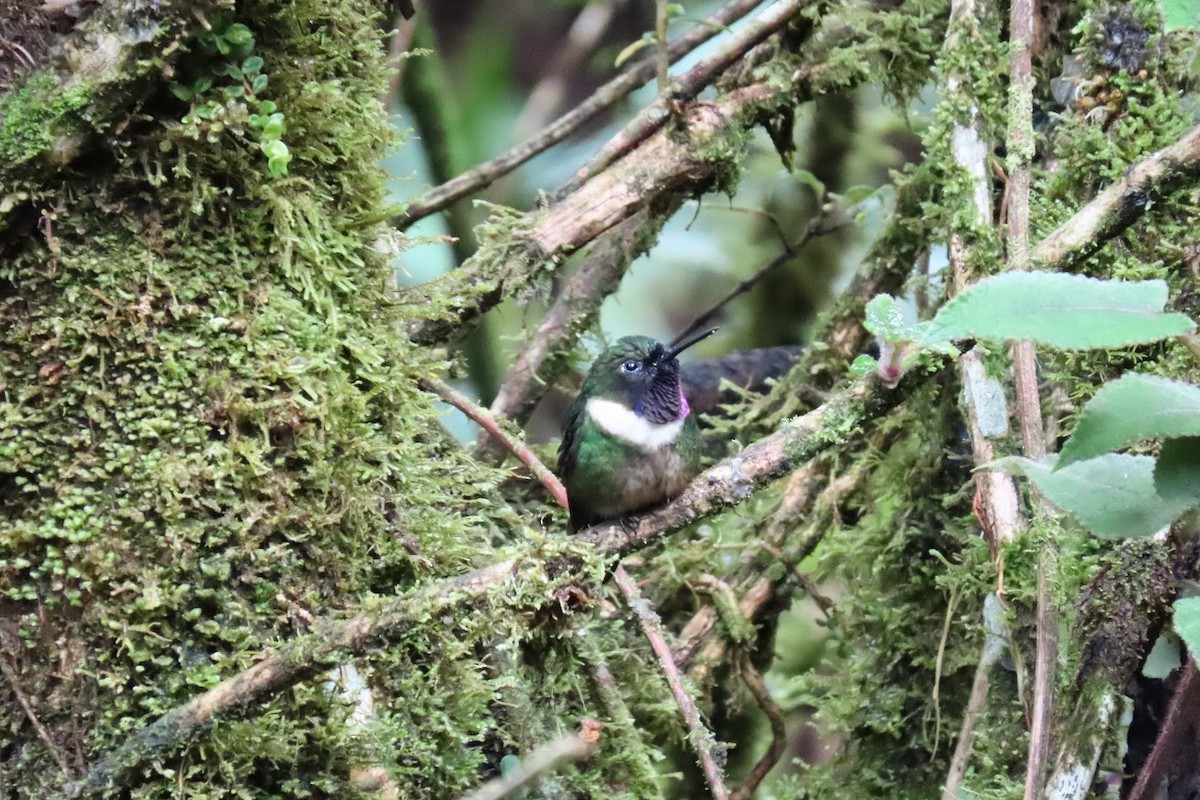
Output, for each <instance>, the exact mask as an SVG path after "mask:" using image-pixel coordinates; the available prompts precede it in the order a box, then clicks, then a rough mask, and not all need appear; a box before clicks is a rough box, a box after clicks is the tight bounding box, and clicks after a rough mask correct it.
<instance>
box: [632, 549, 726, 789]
mask: <svg viewBox="0 0 1200 800" xmlns="http://www.w3.org/2000/svg"><path fill="white" fill-rule="evenodd" d="M613 582H614V583H615V584H616V585H617V588H618V589H620V590H621V594H622V595H623V596H624V597H625V602H626V603H628V604H629V607H630V608H631V609H632V610H633V613H634V614H635V615H636V616H637V618H638V624H639V625H641V627H642V632H643V633H644V634H645V635H646V638H647V639H648V640H649V641H650V646H651V647H652V648H653V649H654V653H655V655H657V656H658V662H659V664H660V666H661V667H662V671H663V675H664V676H665V677H666V679H667V685H668V686H670V687H671V696H672V697H674V698H675V704H676V705H677V706H679V711H680V713H681V714H683V720H684V722H685V723H686V724H687V728H688V739H689V740H690V741H691V743H692V747H693V748H695V750H696V756H697V758H699V759H700V766H701V768H702V769H703V770H704V778H705V780H706V781H708V789H709V791H710V792H711V793H712V796H713V797H714V798H715V799H716V800H727V798H728V797H729V793H728V791H727V790H726V789H725V777H724V767H723V764H724V761H725V754H724V752H723V748H721V747H720V745H718V743H717V741H716V739H715V737H714V736H713V734H712V731H710V730H709V729H708V728H707V727H705V725H704V723H703V721H701V719H700V710H699V709H697V708H696V703H695V702H694V701H693V700H692V696H691V695H690V694H688V692H687V689H685V688H684V686H683V677H682V676H681V675H680V674H679V667H678V665H676V663H675V659H674V658H672V657H671V648H670V647H668V646H667V642H666V640H665V639H664V638H663V632H662V620H660V619H659V618H658V613H657V612H656V611H655V610H654V608H653V606H651V605H650V602H649V601H648V600H646V599H644V598H643V597H642V596H641V595H640V594H639V592H638V589H637V585H636V584H634V582H633V579H632V578H630V577H629V573H627V572H626V571H625V568H624V567H622V566H621V565H620V564H618V565H617V567H616V569H614V570H613ZM718 761H720V762H721V764H720V765H718V763H717V762H718Z"/></svg>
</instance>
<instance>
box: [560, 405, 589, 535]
mask: <svg viewBox="0 0 1200 800" xmlns="http://www.w3.org/2000/svg"><path fill="white" fill-rule="evenodd" d="M586 413H587V412H586V404H585V403H584V402H583V398H582V397H577V398H575V401H574V402H573V403H571V405H569V406H567V413H566V416H565V418H564V419H563V433H562V441H561V442H559V444H558V469H557V470H556V471H557V472H558V477H559V478H561V479H562V482H563V484H565V485H566V486H567V499H568V500H569V501H570V506H571V507H570V509H569V511H570V514H571V526H570V529H571V530H572V531H577V530H579V529H580V528H581V527H583V526H584V524H586V519H587V518H588V516H589V513H588V511H587V510H586V509H584V508H583V503H582V501H580V499H579V498H578V497H572V496H571V489H570V487H571V475H573V474H574V472H575V467H576V465H577V463H578V461H579V441H580V439H579V436H580V432H581V431H582V429H583V423H584V417H585V415H586Z"/></svg>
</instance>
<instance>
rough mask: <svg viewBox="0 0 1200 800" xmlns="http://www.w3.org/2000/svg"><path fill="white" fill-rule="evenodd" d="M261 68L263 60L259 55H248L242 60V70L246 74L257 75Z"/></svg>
mask: <svg viewBox="0 0 1200 800" xmlns="http://www.w3.org/2000/svg"><path fill="white" fill-rule="evenodd" d="M262 68H263V60H262V58H261V57H259V56H250V57H249V58H247V59H246V60H245V61H243V62H242V72H244V73H246V74H247V75H257V74H258V73H259V71H260V70H261V69H262Z"/></svg>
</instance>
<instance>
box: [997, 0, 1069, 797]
mask: <svg viewBox="0 0 1200 800" xmlns="http://www.w3.org/2000/svg"><path fill="white" fill-rule="evenodd" d="M1009 12H1010V13H1009V32H1010V33H1009V35H1010V38H1011V40H1012V42H1011V44H1012V46H1011V48H1010V51H1011V59H1012V61H1011V64H1010V68H1009V90H1008V91H1009V101H1008V114H1009V119H1008V132H1007V149H1008V158H1009V163H1010V165H1011V166H1010V168H1009V174H1008V185H1007V187H1006V189H1007V192H1008V232H1007V234H1008V235H1007V237H1006V238H1007V248H1008V264H1007V268H1008V269H1009V270H1026V269H1029V184H1030V168H1029V164H1030V162H1031V161H1032V159H1033V155H1034V141H1033V81H1034V79H1033V20H1034V15H1035V14H1036V13H1037V6H1036V4H1035V3H1034V2H1033V0H1012V4H1011V6H1010V9H1009ZM1012 353H1013V372H1014V374H1015V377H1016V387H1017V419H1018V421H1019V422H1020V428H1021V443H1022V448H1023V450H1024V451H1025V455H1026V456H1027V457H1029V458H1032V459H1035V460H1038V461H1041V460H1042V459H1044V458H1045V456H1046V440H1045V423H1044V422H1043V420H1042V402H1041V398H1040V396H1039V394H1038V383H1037V364H1036V355H1035V352H1034V346H1033V342H1030V341H1020V342H1015V343H1014V344H1013V347H1012ZM1036 502H1037V501H1036V500H1035V503H1036ZM1039 505H1042V504H1039ZM1042 510H1043V511H1044V510H1045V509H1044V505H1043V509H1042ZM1057 547H1058V544H1057V542H1055V541H1053V540H1050V539H1048V540H1047V541H1044V542H1043V543H1042V546H1041V547H1039V548H1038V556H1037V648H1036V654H1035V660H1034V679H1033V723H1032V725H1031V726H1030V731H1029V760H1028V762H1027V764H1026V771H1025V800H1040V798H1041V797H1042V796H1043V793H1044V791H1045V783H1044V782H1045V778H1046V772H1047V767H1046V765H1047V759H1048V758H1049V754H1050V715H1051V711H1052V707H1053V702H1054V671H1055V667H1056V666H1057V659H1058V614H1057V612H1056V609H1055V607H1054V596H1053V592H1052V587H1051V585H1050V582H1051V576H1052V575H1053V574H1054V572H1055V571H1056V569H1057V565H1058V557H1057Z"/></svg>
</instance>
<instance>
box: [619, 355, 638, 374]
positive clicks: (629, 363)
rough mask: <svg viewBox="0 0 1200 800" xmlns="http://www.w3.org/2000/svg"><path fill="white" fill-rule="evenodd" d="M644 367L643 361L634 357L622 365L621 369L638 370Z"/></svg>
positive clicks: (626, 370)
mask: <svg viewBox="0 0 1200 800" xmlns="http://www.w3.org/2000/svg"><path fill="white" fill-rule="evenodd" d="M641 368H642V362H640V361H634V360H633V359H632V358H631V359H629V360H628V361H626V362H625V363H624V364H622V365H621V369H623V370H624V371H625V372H637V371H638V370H639V369H641Z"/></svg>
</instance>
